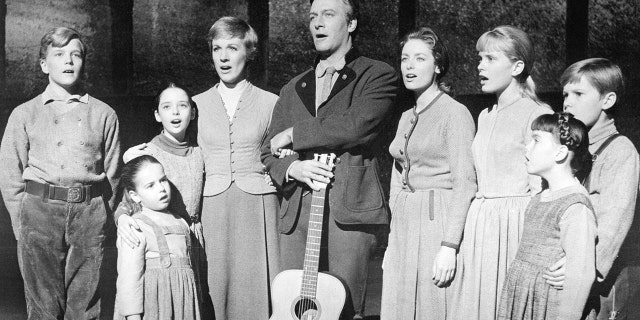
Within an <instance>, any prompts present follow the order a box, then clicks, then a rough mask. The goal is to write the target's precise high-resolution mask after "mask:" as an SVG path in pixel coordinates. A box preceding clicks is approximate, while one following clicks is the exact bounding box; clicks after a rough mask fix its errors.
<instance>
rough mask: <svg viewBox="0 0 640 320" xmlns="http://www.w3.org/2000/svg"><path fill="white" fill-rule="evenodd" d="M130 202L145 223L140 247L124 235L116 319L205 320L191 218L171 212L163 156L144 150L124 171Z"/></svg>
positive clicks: (120, 244) (141, 225) (141, 227)
mask: <svg viewBox="0 0 640 320" xmlns="http://www.w3.org/2000/svg"><path fill="white" fill-rule="evenodd" d="M120 185H121V186H122V188H123V189H124V196H125V199H124V201H126V202H127V205H128V207H129V208H133V211H134V214H133V216H132V218H133V219H134V220H135V221H136V223H137V224H138V226H139V231H137V232H136V237H137V238H139V239H140V245H139V246H133V247H132V246H129V245H128V244H126V243H125V242H124V240H123V238H122V236H121V235H118V240H117V242H116V245H117V247H118V280H117V283H116V288H117V293H116V306H115V311H114V319H118V320H121V319H126V320H131V319H184V320H200V304H199V297H198V284H197V282H196V278H195V275H194V271H193V269H192V266H191V260H190V255H191V235H190V230H189V225H188V224H187V222H186V221H185V220H184V219H182V218H181V217H179V216H178V215H175V214H174V213H173V212H171V211H170V206H169V203H170V202H171V198H172V192H171V185H170V184H169V180H168V179H167V176H166V175H165V172H164V168H163V166H162V165H161V164H160V162H158V160H157V159H156V158H154V157H152V156H149V155H143V156H140V157H137V158H135V159H133V160H131V161H129V162H128V163H127V164H126V165H125V166H124V168H123V170H122V175H121V178H120Z"/></svg>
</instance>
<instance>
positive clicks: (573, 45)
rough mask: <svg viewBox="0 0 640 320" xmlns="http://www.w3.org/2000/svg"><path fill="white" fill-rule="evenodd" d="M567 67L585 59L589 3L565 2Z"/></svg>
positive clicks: (576, 0) (582, 1)
mask: <svg viewBox="0 0 640 320" xmlns="http://www.w3.org/2000/svg"><path fill="white" fill-rule="evenodd" d="M565 43H566V53H567V56H566V63H567V66H568V65H570V64H572V63H574V62H576V61H579V60H582V59H585V58H587V54H588V47H589V1H586V0H567V21H566V38H565Z"/></svg>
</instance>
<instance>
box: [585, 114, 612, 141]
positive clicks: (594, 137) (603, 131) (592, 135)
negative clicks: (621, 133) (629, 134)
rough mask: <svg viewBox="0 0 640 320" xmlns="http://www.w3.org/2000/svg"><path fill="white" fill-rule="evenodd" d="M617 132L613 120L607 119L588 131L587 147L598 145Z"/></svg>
mask: <svg viewBox="0 0 640 320" xmlns="http://www.w3.org/2000/svg"><path fill="white" fill-rule="evenodd" d="M616 132H618V129H616V124H615V121H614V120H613V119H607V120H606V121H605V122H604V123H603V124H602V125H596V126H594V127H593V128H591V130H589V145H593V144H596V143H600V142H601V141H602V140H604V139H606V138H608V137H609V136H611V135H612V134H614V133H616Z"/></svg>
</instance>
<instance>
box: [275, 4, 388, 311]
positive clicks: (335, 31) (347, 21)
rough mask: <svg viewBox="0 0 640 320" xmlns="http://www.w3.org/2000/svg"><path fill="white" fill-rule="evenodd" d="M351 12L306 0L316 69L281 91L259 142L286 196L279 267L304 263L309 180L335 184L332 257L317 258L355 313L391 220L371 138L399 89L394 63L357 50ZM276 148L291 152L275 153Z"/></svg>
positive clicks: (350, 7)
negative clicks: (330, 162) (321, 158)
mask: <svg viewBox="0 0 640 320" xmlns="http://www.w3.org/2000/svg"><path fill="white" fill-rule="evenodd" d="M357 13H358V12H357V6H356V4H355V3H354V2H353V1H352V0H315V1H313V2H312V4H311V10H310V15H309V17H310V20H309V21H310V22H309V29H310V32H311V36H312V37H313V41H314V45H315V48H316V51H317V52H318V58H317V59H316V61H315V66H314V68H313V69H311V70H308V71H306V72H304V73H302V74H300V75H298V76H296V77H295V78H294V79H292V80H291V81H290V82H289V83H288V84H286V85H285V86H284V87H283V88H282V90H281V92H280V98H279V100H278V102H277V104H276V106H275V109H274V111H273V116H272V121H271V127H270V130H269V134H268V136H267V138H266V139H265V144H264V145H263V147H262V161H263V163H264V164H265V165H266V167H267V170H268V171H269V172H270V174H271V177H272V180H273V182H274V184H275V185H276V187H277V188H278V189H279V191H281V193H282V195H283V202H282V206H281V209H280V220H279V229H280V232H281V233H282V234H281V239H280V252H281V257H280V262H281V267H282V268H283V269H302V266H303V259H304V253H305V243H306V236H307V223H308V219H309V211H310V204H311V194H310V193H309V191H310V190H311V189H316V190H317V187H316V186H315V185H314V183H313V181H318V182H325V183H328V182H331V184H330V186H329V188H328V194H327V199H326V201H325V216H329V218H328V219H325V221H326V222H325V226H324V228H325V231H326V230H327V229H328V237H327V238H328V239H326V241H327V242H326V243H327V246H328V254H327V255H326V256H324V257H321V259H328V271H329V272H331V273H332V274H335V275H337V276H338V277H340V278H341V279H342V280H343V281H344V282H345V284H346V285H347V286H348V290H349V291H350V294H351V301H347V306H350V305H351V304H353V307H352V308H353V309H352V308H348V309H346V310H345V311H346V312H347V313H349V311H350V312H351V314H350V315H349V317H352V316H353V317H354V318H355V319H359V318H361V317H362V313H363V309H364V297H365V292H366V281H367V269H368V266H367V263H368V260H369V256H370V251H371V248H372V246H373V245H375V242H376V241H375V235H374V233H373V231H375V230H376V229H378V228H380V226H385V225H387V224H388V222H389V221H388V219H389V213H388V206H387V203H386V201H385V197H384V195H383V189H382V186H381V184H380V177H379V174H378V168H377V166H378V160H377V157H376V152H375V149H376V148H375V142H376V138H377V137H378V135H379V133H380V130H381V127H382V126H381V124H382V122H383V121H384V120H385V118H387V117H388V116H389V115H390V113H391V109H392V106H393V102H394V99H395V96H396V91H397V76H396V73H395V71H394V70H393V68H392V67H390V66H389V65H387V64H385V63H383V62H380V61H376V60H372V59H369V58H366V57H363V56H361V55H360V53H359V52H358V50H357V49H356V48H354V47H353V45H352V42H353V32H355V30H356V27H357V23H358V20H357ZM281 149H293V150H294V151H296V152H297V153H296V154H294V155H289V156H286V157H283V158H279V157H278V156H279V155H280V150H281ZM314 153H335V154H336V155H337V156H338V157H339V159H340V161H338V163H337V164H336V166H335V168H333V169H332V168H331V167H329V166H327V165H326V164H323V163H320V162H318V161H315V160H312V159H313V154H314ZM325 234H326V233H325ZM323 243H324V242H323ZM321 254H326V252H322V253H321ZM321 266H322V264H321ZM349 309H352V310H349Z"/></svg>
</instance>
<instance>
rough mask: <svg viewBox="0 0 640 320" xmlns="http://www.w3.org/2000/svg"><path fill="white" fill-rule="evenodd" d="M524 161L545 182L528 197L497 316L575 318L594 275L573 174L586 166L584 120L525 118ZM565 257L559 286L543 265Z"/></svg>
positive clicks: (590, 235)
mask: <svg viewBox="0 0 640 320" xmlns="http://www.w3.org/2000/svg"><path fill="white" fill-rule="evenodd" d="M531 129H532V130H533V132H532V138H533V139H532V140H531V142H530V143H529V144H528V145H527V154H526V166H527V171H528V172H529V173H530V174H534V175H537V176H540V177H542V178H543V179H545V180H546V181H547V182H548V185H549V188H548V189H546V190H544V191H542V192H541V193H539V194H537V195H536V196H534V197H533V198H532V199H531V202H530V203H529V206H528V207H527V210H526V212H525V220H524V231H523V234H522V239H521V240H520V246H519V248H518V252H517V253H516V257H515V259H514V261H513V262H512V263H511V265H510V266H509V271H508V274H507V279H506V281H505V284H504V287H503V289H502V296H501V299H500V308H499V311H498V319H537V320H543V319H562V320H571V319H575V320H578V319H580V318H581V316H582V311H583V309H584V305H585V303H586V301H587V297H588V296H589V291H590V289H591V285H592V284H593V281H594V280H595V275H596V273H595V272H596V271H595V252H596V251H595V245H596V237H597V231H596V219H595V214H594V212H593V207H592V206H591V201H590V200H589V197H588V195H589V194H588V192H587V190H586V189H585V188H584V187H583V186H582V185H581V184H580V181H579V180H578V178H576V176H578V177H580V176H582V177H584V176H585V175H586V174H588V173H589V171H590V169H591V155H590V154H589V150H588V147H589V138H588V133H587V128H586V126H585V125H584V124H583V123H582V122H580V121H579V120H577V119H575V118H573V116H572V115H571V114H568V113H562V114H560V113H556V114H547V115H542V116H540V117H538V118H537V119H535V120H534V121H533V123H532V124H531ZM562 257H566V260H567V262H566V278H565V282H564V288H563V290H558V289H555V288H554V287H552V286H551V285H549V284H547V283H546V281H545V279H544V278H543V277H542V276H543V274H544V271H545V270H546V269H547V268H549V266H550V265H552V264H554V263H555V262H556V261H558V260H559V259H560V258H562Z"/></svg>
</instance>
